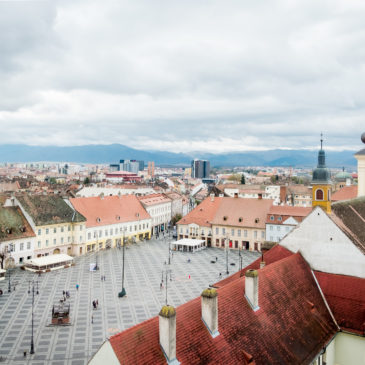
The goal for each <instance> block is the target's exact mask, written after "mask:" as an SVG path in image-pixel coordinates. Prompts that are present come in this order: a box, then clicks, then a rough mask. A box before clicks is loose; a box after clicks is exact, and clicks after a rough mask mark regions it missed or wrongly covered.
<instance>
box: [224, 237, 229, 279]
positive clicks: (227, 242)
mask: <svg viewBox="0 0 365 365" xmlns="http://www.w3.org/2000/svg"><path fill="white" fill-rule="evenodd" d="M228 245H229V239H228V235H227V236H226V245H225V249H226V274H227V275H229V270H228Z"/></svg>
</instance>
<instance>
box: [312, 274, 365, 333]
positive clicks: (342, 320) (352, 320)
mask: <svg viewBox="0 0 365 365" xmlns="http://www.w3.org/2000/svg"><path fill="white" fill-rule="evenodd" d="M315 276H316V278H317V280H318V283H319V285H320V287H321V289H322V292H323V294H324V296H325V298H326V300H327V302H328V305H329V306H330V308H331V311H332V313H333V315H334V316H335V318H336V321H337V323H338V325H339V326H340V327H341V328H342V329H343V330H346V331H349V332H353V333H356V334H359V335H362V336H364V335H365V279H362V278H357V277H353V276H345V275H335V274H328V273H324V272H319V271H315Z"/></svg>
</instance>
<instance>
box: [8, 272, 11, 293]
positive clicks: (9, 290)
mask: <svg viewBox="0 0 365 365" xmlns="http://www.w3.org/2000/svg"><path fill="white" fill-rule="evenodd" d="M8 272H9V275H8V277H9V286H8V293H11V284H10V276H11V274H10V267H8Z"/></svg>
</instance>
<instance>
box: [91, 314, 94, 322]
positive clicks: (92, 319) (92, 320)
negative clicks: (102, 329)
mask: <svg viewBox="0 0 365 365" xmlns="http://www.w3.org/2000/svg"><path fill="white" fill-rule="evenodd" d="M91 323H94V315H93V314H92V315H91Z"/></svg>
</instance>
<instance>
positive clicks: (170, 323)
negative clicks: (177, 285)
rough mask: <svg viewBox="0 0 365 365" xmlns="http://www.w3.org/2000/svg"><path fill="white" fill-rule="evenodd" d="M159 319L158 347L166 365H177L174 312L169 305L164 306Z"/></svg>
mask: <svg viewBox="0 0 365 365" xmlns="http://www.w3.org/2000/svg"><path fill="white" fill-rule="evenodd" d="M158 317H159V335H160V346H161V348H162V351H163V353H164V355H165V356H166V358H167V363H168V364H173V365H175V364H176V365H177V364H179V362H178V361H177V359H176V311H175V308H174V307H172V306H170V305H164V306H163V307H162V308H161V310H160V313H159V315H158Z"/></svg>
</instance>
